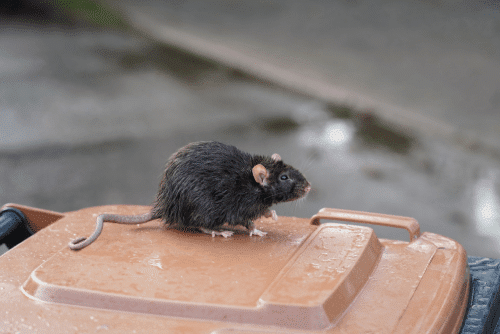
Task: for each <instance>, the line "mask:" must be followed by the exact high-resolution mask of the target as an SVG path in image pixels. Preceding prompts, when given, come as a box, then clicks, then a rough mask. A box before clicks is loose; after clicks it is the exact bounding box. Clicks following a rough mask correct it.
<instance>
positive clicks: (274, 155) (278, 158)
mask: <svg viewBox="0 0 500 334" xmlns="http://www.w3.org/2000/svg"><path fill="white" fill-rule="evenodd" d="M271 159H273V160H274V162H277V161H281V157H280V155H279V154H278V153H274V154H273V155H271Z"/></svg>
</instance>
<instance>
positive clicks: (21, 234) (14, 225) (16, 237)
mask: <svg viewBox="0 0 500 334" xmlns="http://www.w3.org/2000/svg"><path fill="white" fill-rule="evenodd" d="M33 234H34V233H33V231H32V230H31V229H30V227H29V225H28V219H27V218H26V216H25V215H24V214H23V213H22V212H21V211H20V210H18V209H15V208H9V207H7V208H4V209H3V210H2V211H1V212H0V244H2V243H4V244H5V245H6V246H7V247H8V248H9V249H10V248H13V247H14V246H15V245H17V244H18V243H20V242H22V241H23V240H25V239H27V238H29V237H30V236H32V235H33Z"/></svg>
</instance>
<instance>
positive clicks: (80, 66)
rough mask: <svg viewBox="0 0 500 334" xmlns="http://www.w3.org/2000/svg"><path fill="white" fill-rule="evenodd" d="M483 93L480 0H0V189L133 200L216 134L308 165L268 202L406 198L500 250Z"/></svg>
mask: <svg viewBox="0 0 500 334" xmlns="http://www.w3.org/2000/svg"><path fill="white" fill-rule="evenodd" d="M499 109H500V4H499V3H498V2H496V1H462V2H459V1H439V0H428V1H410V0H405V1H389V0H364V1H363V0H359V1H326V0H307V1H306V0H287V1H285V0H275V1H227V0H208V1H207V0H185V1H180V0H175V1H173V0H172V1H166V0H147V1H140V2H138V1H131V0H115V1H112V0H110V1H91V0H80V1H68V0H66V1H63V0H52V1H48V0H45V1H44V0H38V1H36V0H23V1H22V0H18V1H3V2H2V4H0V203H1V204H6V203H9V202H10V203H18V204H24V205H29V206H34V207H39V208H43V209H48V210H55V211H61V212H67V211H72V210H78V209H81V208H85V207H89V206H98V205H106V204H141V205H148V204H150V203H151V202H152V200H153V199H154V196H155V193H156V190H157V185H158V182H159V180H160V178H161V173H162V171H163V168H164V164H165V162H166V159H167V158H168V157H169V156H170V154H172V153H173V152H174V151H176V150H177V149H178V148H180V147H181V146H183V145H185V144H187V143H189V142H192V141H197V140H219V141H223V142H225V143H228V144H232V145H235V146H237V147H239V148H240V149H242V150H244V151H247V152H250V153H254V154H272V153H275V152H277V153H279V154H280V155H281V156H282V158H283V160H284V161H285V162H286V163H289V164H292V165H293V166H295V167H297V168H298V169H300V170H301V171H302V172H303V173H304V174H305V175H306V176H307V178H308V179H309V181H310V182H311V183H312V185H313V190H312V191H311V193H310V194H309V195H308V197H307V198H306V199H305V200H302V201H299V202H292V203H286V204H283V205H279V206H277V208H276V209H277V212H278V214H279V215H289V216H297V217H310V216H312V215H313V214H315V213H316V212H317V211H318V210H319V209H321V208H323V207H333V208H342V209H352V210H362V211H371V212H379V213H386V214H395V215H404V216H411V217H414V218H416V219H417V220H418V221H419V223H420V225H421V229H422V231H429V232H434V233H438V234H442V235H445V236H448V237H451V238H453V239H455V240H457V241H458V242H460V243H461V244H462V245H464V247H465V248H466V250H467V252H468V254H469V255H475V256H486V257H493V258H500V197H499V196H500V112H499ZM375 231H376V233H377V235H378V236H379V237H382V238H397V239H401V240H407V238H408V237H407V234H406V233H405V232H404V231H395V230H394V229H390V228H378V227H376V228H375Z"/></svg>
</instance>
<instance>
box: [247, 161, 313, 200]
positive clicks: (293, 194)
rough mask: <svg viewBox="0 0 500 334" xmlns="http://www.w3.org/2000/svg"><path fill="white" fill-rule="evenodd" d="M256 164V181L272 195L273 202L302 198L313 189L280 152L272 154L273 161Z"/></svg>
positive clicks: (254, 170) (253, 169) (253, 170)
mask: <svg viewBox="0 0 500 334" xmlns="http://www.w3.org/2000/svg"><path fill="white" fill-rule="evenodd" d="M265 164H266V165H267V168H266V167H264V165H263V164H258V165H255V166H254V167H253V168H252V173H253V177H254V179H255V181H256V182H257V183H258V184H260V185H261V186H262V187H263V188H264V189H265V191H266V193H269V194H270V196H271V197H272V202H273V204H274V203H280V202H288V201H294V200H296V199H299V198H302V197H304V196H306V195H307V193H308V192H309V191H310V190H311V184H310V183H309V182H308V181H307V180H306V178H305V177H304V175H302V173H301V172H299V171H298V170H297V169H295V168H293V167H292V166H290V165H287V164H285V163H284V162H283V161H282V160H281V157H280V156H279V154H277V153H275V154H273V155H272V156H271V161H270V162H266V163H265Z"/></svg>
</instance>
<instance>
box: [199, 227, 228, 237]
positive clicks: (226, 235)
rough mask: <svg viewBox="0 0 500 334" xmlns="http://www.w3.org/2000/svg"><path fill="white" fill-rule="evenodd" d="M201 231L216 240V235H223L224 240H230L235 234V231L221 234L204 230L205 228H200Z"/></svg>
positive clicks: (221, 232)
mask: <svg viewBox="0 0 500 334" xmlns="http://www.w3.org/2000/svg"><path fill="white" fill-rule="evenodd" d="M200 230H201V231H202V232H203V233H206V234H211V235H212V238H215V236H216V235H221V236H223V237H224V238H229V237H230V236H232V235H233V234H234V232H233V231H220V232H219V231H214V230H209V229H206V228H203V227H200Z"/></svg>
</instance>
